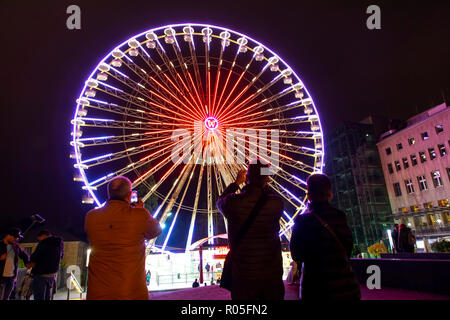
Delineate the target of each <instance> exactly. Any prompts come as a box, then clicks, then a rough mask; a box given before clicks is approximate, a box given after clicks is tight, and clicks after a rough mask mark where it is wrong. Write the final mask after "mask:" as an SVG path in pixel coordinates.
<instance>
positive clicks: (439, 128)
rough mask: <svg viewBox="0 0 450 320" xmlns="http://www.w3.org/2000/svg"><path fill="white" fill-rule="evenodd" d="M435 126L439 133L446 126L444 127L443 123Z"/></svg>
mask: <svg viewBox="0 0 450 320" xmlns="http://www.w3.org/2000/svg"><path fill="white" fill-rule="evenodd" d="M434 128H435V129H436V133H437V134H439V133H441V132H442V131H444V127H443V126H442V125H441V124H439V125H437V126H436V127H434Z"/></svg>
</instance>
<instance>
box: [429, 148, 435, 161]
mask: <svg viewBox="0 0 450 320" xmlns="http://www.w3.org/2000/svg"><path fill="white" fill-rule="evenodd" d="M428 153H429V154H430V159H431V160H433V159H436V151H434V148H428Z"/></svg>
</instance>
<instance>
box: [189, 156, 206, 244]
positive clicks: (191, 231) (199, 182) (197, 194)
mask: <svg viewBox="0 0 450 320" xmlns="http://www.w3.org/2000/svg"><path fill="white" fill-rule="evenodd" d="M204 169H205V161H202V164H201V165H200V173H199V175H198V180H197V188H196V191H195V199H194V207H193V208H192V215H191V223H190V225H189V232H188V238H187V241H186V250H185V252H186V253H187V252H188V251H189V248H190V247H191V244H192V236H193V234H194V227H195V219H196V217H197V208H198V200H199V198H200V191H201V187H202V180H203V171H204Z"/></svg>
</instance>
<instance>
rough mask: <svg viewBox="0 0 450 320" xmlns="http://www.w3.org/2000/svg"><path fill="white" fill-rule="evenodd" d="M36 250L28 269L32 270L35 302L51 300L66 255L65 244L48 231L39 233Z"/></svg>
mask: <svg viewBox="0 0 450 320" xmlns="http://www.w3.org/2000/svg"><path fill="white" fill-rule="evenodd" d="M37 239H38V241H39V243H38V246H37V247H36V250H35V251H34V252H33V254H32V255H31V257H30V263H29V264H28V265H27V267H30V268H32V270H31V272H32V274H33V285H32V289H33V296H34V300H51V299H52V295H53V287H54V284H55V281H56V275H57V273H58V271H59V265H60V262H61V259H62V257H63V255H64V242H63V240H62V238H61V237H57V236H54V235H52V234H51V232H50V231H48V230H42V231H40V232H39V233H38V235H37Z"/></svg>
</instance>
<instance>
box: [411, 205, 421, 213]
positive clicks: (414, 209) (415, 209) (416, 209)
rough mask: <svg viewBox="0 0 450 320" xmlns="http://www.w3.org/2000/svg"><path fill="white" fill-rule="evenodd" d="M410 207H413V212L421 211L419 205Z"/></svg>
mask: <svg viewBox="0 0 450 320" xmlns="http://www.w3.org/2000/svg"><path fill="white" fill-rule="evenodd" d="M410 209H411V212H414V211H419V206H417V205H413V206H411V207H410Z"/></svg>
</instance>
